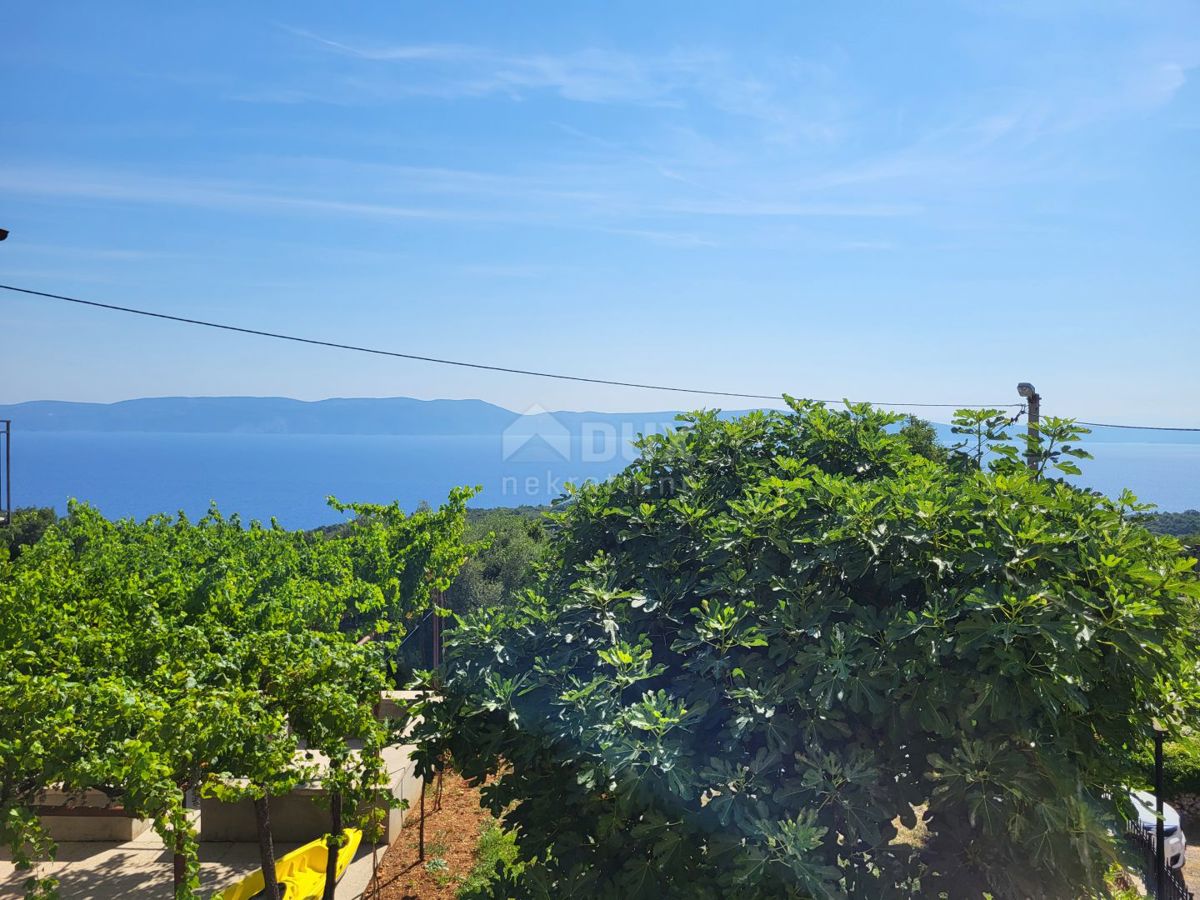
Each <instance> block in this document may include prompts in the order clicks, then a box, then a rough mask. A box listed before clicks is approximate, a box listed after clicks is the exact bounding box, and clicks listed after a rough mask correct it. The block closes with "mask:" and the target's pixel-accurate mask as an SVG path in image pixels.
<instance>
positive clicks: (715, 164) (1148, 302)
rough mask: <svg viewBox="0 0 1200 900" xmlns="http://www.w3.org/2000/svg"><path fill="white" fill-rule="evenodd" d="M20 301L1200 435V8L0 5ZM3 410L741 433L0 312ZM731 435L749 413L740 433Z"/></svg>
mask: <svg viewBox="0 0 1200 900" xmlns="http://www.w3.org/2000/svg"><path fill="white" fill-rule="evenodd" d="M0 27H2V28H3V30H4V33H5V34H6V36H7V40H6V48H7V49H6V52H5V54H4V56H3V59H2V60H0V101H2V103H3V133H4V145H3V146H4V151H3V160H4V161H3V165H2V166H0V199H2V201H3V202H2V203H0V215H2V216H3V221H0V225H2V226H4V227H7V228H9V229H10V230H11V232H12V236H11V237H10V238H9V240H8V241H7V242H5V243H4V244H2V245H0V280H2V281H3V282H5V283H10V284H17V285H21V286H25V287H31V288H35V289H40V290H48V291H54V292H60V293H68V294H75V295H78V296H82V297H86V298H90V299H96V300H101V301H108V302H115V303H123V304H127V305H134V306H144V307H148V308H152V309H156V310H161V311H164V312H170V313H175V314H182V315H194V316H198V317H201V318H210V319H217V320H223V321H229V322H232V323H236V324H240V325H245V326H247V327H255V328H265V329H275V330H289V331H293V332H295V333H298V334H303V335H310V336H315V337H323V338H326V339H331V340H340V341H347V342H352V343H365V344H371V345H374V346H379V347H384V348H391V349H396V350H401V351H407V352H415V353H421V354H428V355H435V356H444V357H457V358H465V359H472V360H479V361H483V362H489V363H494V364H498V365H507V366H516V367H521V368H543V369H549V370H554V371H563V372H569V373H575V374H580V375H586V376H595V377H610V378H616V379H620V380H633V381H652V382H658V383H673V384H684V385H695V386H699V387H711V388H717V389H727V390H737V391H749V392H755V393H758V392H764V393H771V392H775V391H788V392H790V393H794V394H798V395H801V396H815V397H831V398H839V397H843V396H848V397H852V398H856V399H867V400H882V401H906V400H925V401H932V402H939V401H944V402H951V403H993V402H1002V401H1003V402H1010V401H1012V400H1015V399H1016V398H1015V392H1014V389H1013V386H1014V384H1015V382H1016V381H1018V380H1031V381H1034V382H1035V383H1036V384H1037V386H1038V388H1039V389H1040V390H1041V392H1042V393H1043V395H1044V396H1045V397H1046V401H1045V406H1046V409H1047V411H1049V412H1052V413H1059V414H1075V415H1078V416H1080V417H1083V418H1100V417H1103V418H1104V419H1105V420H1109V421H1117V422H1153V423H1157V424H1180V425H1187V424H1193V425H1194V424H1198V423H1200V364H1198V363H1197V355H1198V354H1197V350H1198V348H1200V315H1198V309H1200V304H1198V303H1197V298H1198V296H1200V252H1197V244H1198V241H1197V238H1198V237H1200V228H1198V226H1200V84H1198V81H1200V75H1198V70H1197V66H1198V64H1200V7H1197V6H1196V5H1195V4H1192V3H1177V4H1171V3H1167V4H1155V3H1143V2H1128V3H1114V4H1103V3H1099V4H1097V3H1091V2H1088V3H1084V2H1078V3H1065V4H1051V3H1043V2H1035V0H1022V2H1014V3H994V2H984V0H962V2H953V3H925V4H920V5H911V6H910V5H906V4H886V5H885V4H794V3H777V4H755V5H745V4H698V3H694V2H688V3H670V4H668V3H659V4H644V3H604V4H600V3H594V4H592V3H561V2H558V3H542V4H534V3H526V4H520V5H517V4H504V5H501V4H494V3H476V4H425V5H422V4H415V3H404V4H399V3H378V4H354V5H350V6H348V7H346V8H343V7H341V6H340V5H335V4H328V3H323V4H315V3H294V2H293V3H279V4H267V3H253V4H250V3H204V4H187V5H184V4H122V3H115V4H103V5H100V4H84V3H62V4H7V5H6V6H5V7H4V10H3V12H0ZM0 304H3V306H2V307H0V310H2V318H0V323H2V327H3V342H2V344H3V349H2V356H0V375H2V377H0V401H3V402H15V401H21V400H29V399H46V398H57V399H75V400H117V399H124V398H128V397H135V396H153V395H164V394H193V395H194V394H259V395H262V394H269V395H285V396H293V397H299V398H305V399H313V398H320V397H329V396H394V395H409V396H416V397H480V398H483V399H485V400H490V401H493V402H497V403H500V404H502V405H505V406H508V407H509V408H512V409H525V408H527V407H529V406H531V405H533V404H540V405H541V406H543V407H545V408H548V409H557V408H571V409H585V408H594V409H628V410H640V409H655V408H659V409H661V408H664V407H667V408H670V407H676V406H681V405H682V406H698V405H702V404H708V405H712V404H713V403H714V401H713V400H711V399H708V400H706V399H705V398H702V397H696V398H687V397H679V396H673V395H669V394H656V393H643V392H637V391H632V390H627V389H619V388H604V387H589V386H583V385H577V384H567V383H553V382H542V381H537V380H532V379H528V378H522V377H518V376H507V375H488V374H486V373H480V372H473V371H469V370H453V369H444V368H438V367H432V366H428V365H422V364H418V363H411V362H403V361H393V360H380V359H373V358H369V357H362V356H355V355H349V354H344V353H338V352H334V351H324V350H318V349H309V348H301V347H293V346H288V345H280V344H276V343H272V342H268V341H263V340H259V339H255V338H249V337H239V336H236V335H225V334H219V333H215V332H208V331H202V330H195V329H187V328H184V327H182V326H175V325H169V324H162V323H156V322H150V321H142V320H137V319H131V318H127V317H121V316H117V315H115V314H109V313H102V312H96V311H88V310H82V309H78V308H74V307H69V306H65V305H52V304H51V303H49V302H46V301H36V300H32V299H26V298H21V297H17V296H13V295H8V294H5V295H2V296H0ZM720 405H724V406H727V407H737V406H744V405H745V401H741V402H738V401H733V400H731V401H729V402H727V403H723V404H720Z"/></svg>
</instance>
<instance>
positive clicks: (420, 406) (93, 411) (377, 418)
mask: <svg viewBox="0 0 1200 900" xmlns="http://www.w3.org/2000/svg"><path fill="white" fill-rule="evenodd" d="M714 406H719V404H715V403H712V402H698V403H697V404H695V406H689V407H685V408H686V409H694V408H699V407H708V408H713V407H714ZM746 411H747V410H743V409H734V410H725V411H724V412H723V415H725V416H736V415H741V414H742V413H744V412H746ZM531 412H532V413H533V414H534V415H536V416H539V417H546V418H547V420H548V421H549V420H553V422H554V423H556V424H557V425H559V426H562V427H563V428H565V429H566V430H567V431H568V432H570V433H571V434H572V435H578V434H580V433H581V431H583V430H584V429H585V427H587V426H592V427H596V426H602V425H607V426H612V427H613V428H615V429H617V431H618V433H622V434H627V435H628V434H630V433H631V432H632V433H633V434H636V433H640V432H644V431H647V430H662V429H664V428H666V427H668V426H669V425H670V424H671V423H672V422H673V421H674V419H675V416H676V415H677V414H678V412H679V411H678V410H658V411H651V412H588V411H582V412H578V411H561V412H560V411H555V412H546V411H544V410H542V409H540V408H537V409H535V410H532V411H531ZM946 412H947V413H948V412H949V410H947V411H946ZM528 418H530V417H529V416H527V415H524V414H522V413H517V412H513V411H512V410H508V409H505V408H504V407H501V406H496V405H495V404H492V403H487V402H485V401H483V400H418V399H415V398H413V397H350V398H333V399H329V400H313V401H308V400H293V399H291V398H288V397H145V398H140V399H134V400H122V401H119V402H116V403H80V402H74V401H65V400H33V401H29V402H26V403H13V404H7V405H5V404H0V419H11V420H13V427H14V429H15V430H16V431H18V433H19V432H31V431H33V432H141V433H174V434H345V435H422V436H437V435H444V436H453V435H480V436H489V435H500V434H503V433H504V432H505V430H506V429H508V428H510V427H511V426H513V425H514V423H516V422H518V421H520V420H522V419H528ZM947 418H948V416H947ZM934 427H935V428H936V429H937V432H938V439H939V440H940V441H941V442H942V443H945V444H951V443H953V442H954V441H955V440H956V438H955V436H954V435H952V434H951V433H950V428H949V426H948V425H944V424H938V423H935V426H934ZM1016 427H1017V428H1018V429H1019V428H1023V427H1024V423H1021V424H1019V425H1018V426H1016ZM1088 440H1089V441H1098V442H1120V443H1156V444H1158V443H1171V444H1200V434H1194V433H1187V432H1153V431H1126V430H1121V429H1112V428H1097V429H1094V430H1093V433H1092V434H1091V435H1090V436H1089V438H1088Z"/></svg>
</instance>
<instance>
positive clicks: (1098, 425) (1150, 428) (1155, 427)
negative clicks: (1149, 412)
mask: <svg viewBox="0 0 1200 900" xmlns="http://www.w3.org/2000/svg"><path fill="white" fill-rule="evenodd" d="M1075 424H1076V425H1090V426H1092V427H1093V428H1126V429H1129V430H1131V431H1200V428H1175V427H1172V426H1170V425H1114V424H1112V423H1111V422H1083V421H1080V420H1079V419H1076V420H1075Z"/></svg>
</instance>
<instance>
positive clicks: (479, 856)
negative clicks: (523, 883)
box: [458, 816, 520, 898]
mask: <svg viewBox="0 0 1200 900" xmlns="http://www.w3.org/2000/svg"><path fill="white" fill-rule="evenodd" d="M516 860H517V836H516V833H515V832H512V831H506V830H505V829H504V826H503V825H501V823H500V822H499V820H497V819H494V818H492V817H490V816H489V817H488V818H487V819H485V820H484V821H483V823H482V824H481V825H480V828H479V846H478V848H477V849H476V858H475V865H474V866H472V867H471V871H470V872H469V873H468V875H467V877H466V879H465V880H464V881H463V883H462V886H461V887H459V889H458V896H459V897H462V898H467V897H486V896H489V895H490V888H491V887H492V885H493V884H494V883H495V882H496V881H497V879H503V880H505V881H507V880H509V879H513V878H517V877H519V876H520V867H519V865H516Z"/></svg>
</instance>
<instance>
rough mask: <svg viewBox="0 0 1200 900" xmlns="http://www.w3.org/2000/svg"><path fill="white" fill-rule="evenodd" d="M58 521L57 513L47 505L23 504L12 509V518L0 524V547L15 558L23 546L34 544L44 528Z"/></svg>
mask: <svg viewBox="0 0 1200 900" xmlns="http://www.w3.org/2000/svg"><path fill="white" fill-rule="evenodd" d="M57 521H58V514H57V513H55V511H54V509H53V507H49V506H23V507H21V508H19V509H14V510H13V512H12V520H11V521H10V522H8V523H7V524H5V525H0V548H7V549H8V553H9V556H10V557H11V558H13V559H15V558H16V557H17V556H18V555H20V553H21V549H22V548H23V547H29V546H32V545H33V544H36V543H37V542H38V540H39V539H40V538H41V536H42V534H43V533H45V531H46V529H47V528H49V527H50V526H51V525H53V524H54V523H55V522H57Z"/></svg>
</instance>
